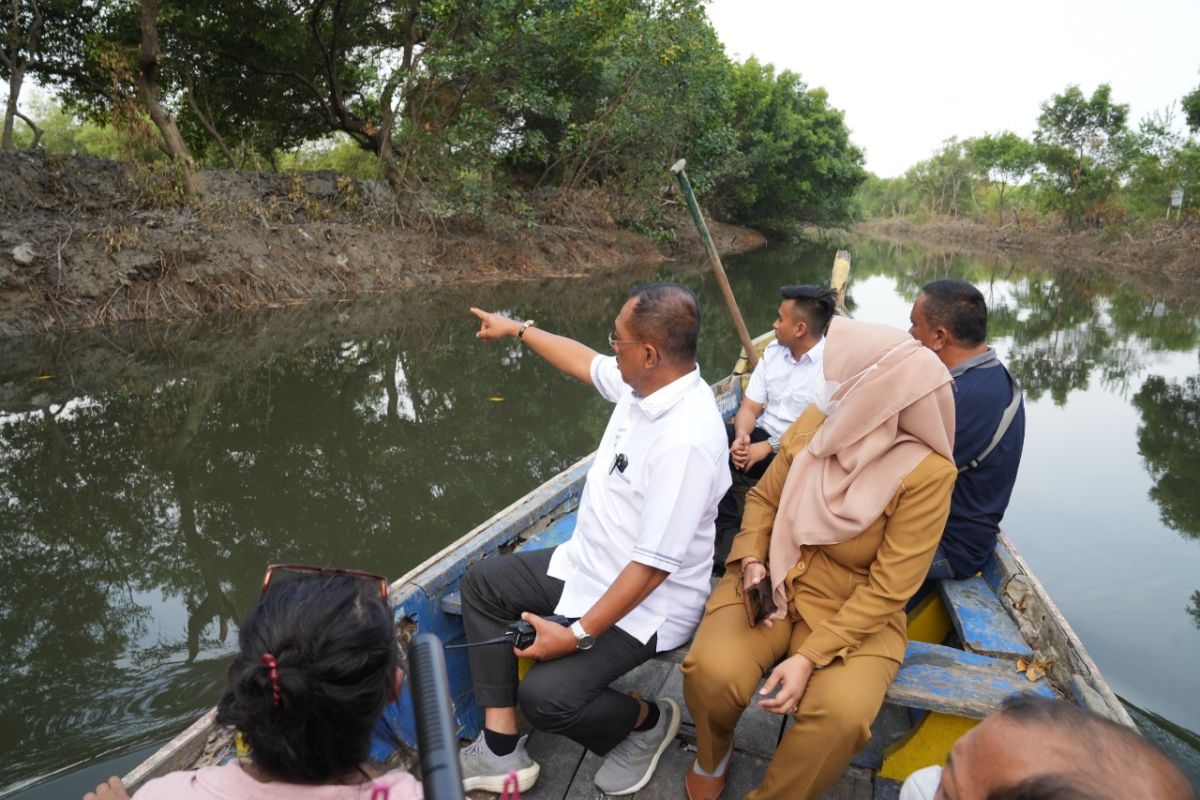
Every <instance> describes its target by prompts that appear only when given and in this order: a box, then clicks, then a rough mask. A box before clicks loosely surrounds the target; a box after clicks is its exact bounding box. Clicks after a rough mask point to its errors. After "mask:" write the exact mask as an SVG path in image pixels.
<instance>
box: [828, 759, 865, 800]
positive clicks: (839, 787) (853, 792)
mask: <svg viewBox="0 0 1200 800" xmlns="http://www.w3.org/2000/svg"><path fill="white" fill-rule="evenodd" d="M873 793H874V782H873V781H872V780H871V771H870V770H865V769H858V768H857V767H850V768H848V769H847V770H846V773H845V774H844V775H842V777H841V778H839V779H838V781H837V783H835V784H834V785H833V786H830V787H829V788H828V789H827V790H826V791H825V792H824V793H823V794H822V795H821V800H871V796H872V794H873Z"/></svg>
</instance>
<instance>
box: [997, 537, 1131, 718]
mask: <svg viewBox="0 0 1200 800" xmlns="http://www.w3.org/2000/svg"><path fill="white" fill-rule="evenodd" d="M996 548H997V550H996V552H997V555H999V553H1000V551H1001V549H1002V548H1003V549H1004V550H1005V551H1006V552H1005V555H1004V557H1003V558H999V557H998V558H997V559H995V561H996V563H997V564H998V566H999V568H1000V569H1001V570H1003V571H1005V572H1006V573H1007V574H1005V575H1003V581H1004V582H1003V584H1001V590H1000V591H999V592H998V594H999V595H1000V599H1001V602H1003V603H1004V605H1005V607H1006V608H1010V609H1012V611H1013V615H1014V617H1015V618H1016V620H1017V624H1018V626H1019V627H1020V628H1021V633H1022V634H1024V635H1025V637H1026V638H1027V639H1029V640H1030V641H1031V642H1032V643H1033V645H1034V647H1036V648H1037V649H1038V650H1039V651H1040V652H1041V653H1042V655H1043V656H1047V657H1049V658H1050V660H1051V665H1050V676H1051V677H1052V678H1053V679H1054V680H1055V681H1057V682H1058V683H1059V684H1060V685H1063V686H1067V685H1068V684H1069V682H1070V680H1071V677H1072V675H1073V674H1077V675H1079V676H1080V677H1081V679H1082V680H1083V681H1084V682H1086V683H1087V685H1089V686H1091V687H1092V688H1093V689H1095V690H1096V693H1097V694H1098V695H1100V697H1101V698H1102V699H1103V701H1104V706H1105V707H1106V712H1107V713H1106V715H1107V716H1108V718H1109V719H1112V720H1114V721H1116V722H1118V723H1120V724H1122V725H1125V726H1127V727H1130V728H1133V729H1134V730H1136V729H1137V726H1136V725H1135V724H1134V722H1133V718H1132V717H1130V716H1129V712H1128V711H1127V710H1125V706H1123V705H1121V701H1120V700H1119V699H1117V696H1116V694H1114V693H1113V690H1112V689H1111V688H1110V687H1109V685H1108V684H1107V683H1106V682H1105V681H1104V679H1103V678H1102V677H1101V676H1100V669H1099V667H1097V666H1096V662H1094V661H1092V657H1091V656H1090V655H1089V654H1088V651H1087V649H1086V648H1085V647H1084V646H1083V642H1081V641H1080V640H1079V637H1078V636H1076V635H1075V631H1074V630H1072V628H1071V626H1070V624H1069V623H1068V622H1067V620H1066V617H1064V616H1063V614H1062V612H1061V611H1059V610H1058V606H1056V605H1055V604H1054V601H1053V600H1051V599H1050V595H1049V594H1048V593H1047V592H1046V589H1045V587H1043V586H1042V584H1041V582H1040V581H1039V580H1038V579H1037V577H1036V576H1035V575H1034V574H1033V572H1032V571H1031V570H1030V569H1029V565H1028V564H1026V563H1025V559H1023V558H1022V557H1021V553H1020V552H1019V551H1018V550H1017V547H1016V545H1014V544H1013V542H1012V540H1011V539H1010V538H1008V536H1007V535H1006V534H1005V533H1004V532H1003V531H1002V532H1001V533H1000V535H999V537H998V538H997V544H996Z"/></svg>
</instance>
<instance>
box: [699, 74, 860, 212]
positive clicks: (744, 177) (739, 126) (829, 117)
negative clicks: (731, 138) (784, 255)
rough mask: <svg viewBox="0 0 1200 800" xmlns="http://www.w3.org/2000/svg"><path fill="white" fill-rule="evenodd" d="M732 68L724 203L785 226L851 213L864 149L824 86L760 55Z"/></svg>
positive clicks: (721, 184) (721, 186)
mask: <svg viewBox="0 0 1200 800" xmlns="http://www.w3.org/2000/svg"><path fill="white" fill-rule="evenodd" d="M732 73H733V113H734V116H733V119H734V127H735V135H736V137H737V151H738V152H737V157H736V161H734V162H733V163H732V164H731V165H730V166H729V168H728V170H727V171H726V172H725V173H724V174H723V175H721V176H720V177H719V178H718V181H717V197H718V198H719V200H720V205H721V206H722V207H723V208H725V209H727V212H728V213H729V215H730V217H731V218H732V219H734V220H737V221H742V222H753V223H757V224H761V225H764V226H766V227H774V228H777V229H782V230H788V229H791V228H792V227H794V226H795V225H796V223H797V222H799V221H811V222H835V221H843V220H847V219H849V218H851V217H852V215H853V212H852V209H853V205H852V201H851V198H852V196H853V192H854V190H855V188H856V187H857V186H858V185H859V184H860V183H862V182H863V181H864V180H866V172H865V171H864V170H863V166H862V164H863V154H862V151H861V150H860V149H859V148H858V147H856V146H855V145H854V144H853V143H851V142H850V135H849V131H848V130H847V129H846V125H845V121H844V118H843V115H842V112H841V111H838V110H837V109H835V108H832V107H830V106H829V104H828V97H827V95H826V93H825V91H824V90H823V89H811V90H810V89H809V88H808V87H807V86H806V85H805V84H804V82H803V81H802V80H801V78H800V76H799V75H797V74H796V73H794V72H790V71H787V70H784V71H783V72H781V73H779V74H778V75H776V74H775V68H774V67H773V66H771V65H770V64H760V63H759V62H758V61H757V60H756V59H754V58H751V59H749V60H747V61H746V62H745V63H743V64H739V65H734V66H733V68H732Z"/></svg>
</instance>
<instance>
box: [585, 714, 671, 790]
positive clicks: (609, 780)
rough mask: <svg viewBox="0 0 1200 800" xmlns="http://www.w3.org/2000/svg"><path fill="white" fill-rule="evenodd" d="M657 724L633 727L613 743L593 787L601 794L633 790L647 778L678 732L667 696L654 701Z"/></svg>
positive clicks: (644, 783) (644, 782)
mask: <svg viewBox="0 0 1200 800" xmlns="http://www.w3.org/2000/svg"><path fill="white" fill-rule="evenodd" d="M658 712H659V717H658V724H657V725H655V726H654V727H653V728H651V729H650V730H648V731H642V732H641V733H639V732H637V731H634V732H633V733H631V734H629V735H628V736H626V737H625V738H624V739H622V740H621V743H620V744H618V745H617V746H616V747H614V748H613V749H612V750H611V751H610V752H609V754H608V756H607V757H606V758H605V759H604V763H603V764H601V765H600V769H598V770H597V771H596V788H597V789H599V790H600V791H602V792H604V793H605V794H633V793H634V792H636V791H637V790H638V789H641V788H642V787H643V786H645V785H646V784H647V783H649V782H650V778H652V777H653V776H654V768H655V767H657V766H658V759H659V758H661V757H662V754H663V753H664V752H665V751H666V749H667V746H668V745H670V744H671V742H672V740H674V739H675V734H677V733H679V716H680V715H679V706H678V705H676V704H675V701H674V700H672V699H671V698H669V697H668V698H664V699H662V700H659V701H658Z"/></svg>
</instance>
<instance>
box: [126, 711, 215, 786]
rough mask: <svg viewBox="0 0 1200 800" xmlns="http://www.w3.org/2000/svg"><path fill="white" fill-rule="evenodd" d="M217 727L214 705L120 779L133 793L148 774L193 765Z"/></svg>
mask: <svg viewBox="0 0 1200 800" xmlns="http://www.w3.org/2000/svg"><path fill="white" fill-rule="evenodd" d="M216 729H217V709H215V708H213V709H210V710H209V711H208V712H207V713H206V714H204V716H202V717H200V719H198V720H196V721H195V722H193V723H192V724H191V725H190V726H188V728H187V730H185V731H184V732H183V733H181V734H179V735H178V736H176V737H175V738H174V739H172V740H171V741H170V742H169V743H167V745H166V746H164V747H161V748H159V750H158V751H156V752H155V753H154V755H152V756H150V758H148V759H146V760H145V761H143V762H142V763H141V764H139V765H137V766H136V767H134V769H133V771H132V772H130V773H129V774H127V775H125V777H124V778H123V779H122V782H123V783H124V784H125V788H126V789H128V790H129V793H130V794H133V793H134V792H135V791H137V790H138V789H140V788H141V786H142V784H143V783H145V782H146V781H148V780H150V779H151V778H154V777H158V776H159V775H165V774H166V773H168V772H174V771H175V770H181V769H191V768H194V767H192V762H193V761H195V760H196V758H197V757H198V756H199V755H200V754H201V753H202V752H203V751H204V746H205V744H206V743H207V742H208V739H209V737H210V736H211V735H212V734H213V732H214V731H215V730H216Z"/></svg>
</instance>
